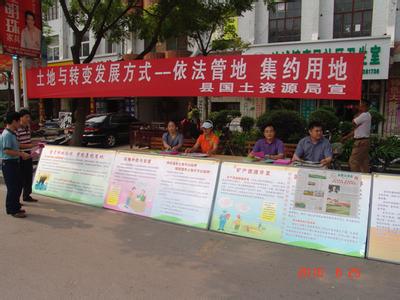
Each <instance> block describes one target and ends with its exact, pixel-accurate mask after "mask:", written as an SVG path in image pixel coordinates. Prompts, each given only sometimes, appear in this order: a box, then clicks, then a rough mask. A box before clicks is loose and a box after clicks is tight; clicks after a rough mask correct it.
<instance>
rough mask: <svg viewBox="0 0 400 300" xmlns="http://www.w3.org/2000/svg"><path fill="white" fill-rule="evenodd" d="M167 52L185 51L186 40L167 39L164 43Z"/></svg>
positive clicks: (180, 38)
mask: <svg viewBox="0 0 400 300" xmlns="http://www.w3.org/2000/svg"><path fill="white" fill-rule="evenodd" d="M166 44H167V45H166V46H167V50H187V38H186V37H178V38H169V39H168V40H167V41H166Z"/></svg>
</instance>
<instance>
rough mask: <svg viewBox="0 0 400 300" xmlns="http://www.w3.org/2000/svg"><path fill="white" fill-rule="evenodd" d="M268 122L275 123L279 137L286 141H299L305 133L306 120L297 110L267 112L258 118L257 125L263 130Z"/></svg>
mask: <svg viewBox="0 0 400 300" xmlns="http://www.w3.org/2000/svg"><path fill="white" fill-rule="evenodd" d="M268 123H272V124H273V125H274V127H275V130H276V135H277V137H278V138H279V139H281V140H283V141H284V142H286V143H297V142H298V141H299V140H300V139H301V138H302V137H304V135H305V127H306V122H305V120H304V119H303V118H302V117H301V116H300V114H299V113H298V112H296V111H292V110H275V111H272V112H267V113H265V114H263V115H261V116H260V117H259V118H258V120H257V127H258V128H259V129H260V131H261V132H263V131H264V128H265V125H266V124H268Z"/></svg>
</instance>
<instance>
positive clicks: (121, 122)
mask: <svg viewBox="0 0 400 300" xmlns="http://www.w3.org/2000/svg"><path fill="white" fill-rule="evenodd" d="M130 124H137V125H140V124H141V123H140V122H139V121H138V119H136V118H135V117H132V116H130V115H129V114H120V113H108V114H97V115H91V116H89V117H88V118H87V119H86V122H85V131H84V133H83V139H82V144H83V145H87V144H88V143H95V144H102V145H103V146H105V147H113V146H115V145H116V144H117V143H118V142H123V141H128V139H129V126H130Z"/></svg>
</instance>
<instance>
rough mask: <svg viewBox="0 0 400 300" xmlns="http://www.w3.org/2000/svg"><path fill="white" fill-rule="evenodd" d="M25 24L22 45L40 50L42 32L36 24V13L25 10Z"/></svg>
mask: <svg viewBox="0 0 400 300" xmlns="http://www.w3.org/2000/svg"><path fill="white" fill-rule="evenodd" d="M25 24H26V27H25V28H24V29H23V30H22V32H21V47H22V48H26V49H33V50H40V41H41V37H42V32H41V31H40V29H38V28H37V27H36V26H35V14H34V13H33V12H31V11H29V10H27V11H25Z"/></svg>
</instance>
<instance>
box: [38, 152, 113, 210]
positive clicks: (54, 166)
mask: <svg viewBox="0 0 400 300" xmlns="http://www.w3.org/2000/svg"><path fill="white" fill-rule="evenodd" d="M114 158H115V151H110V150H100V149H87V148H74V147H62V146H46V147H45V148H44V149H43V151H42V154H41V157H40V160H39V165H38V168H37V170H36V174H35V178H34V181H33V186H32V190H33V192H34V193H35V194H39V195H43V196H48V197H54V198H60V199H63V200H68V201H73V202H78V203H83V204H88V205H93V206H99V207H101V206H102V205H103V200H104V197H105V193H106V191H107V186H108V180H109V178H110V172H111V166H112V164H113V161H114Z"/></svg>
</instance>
